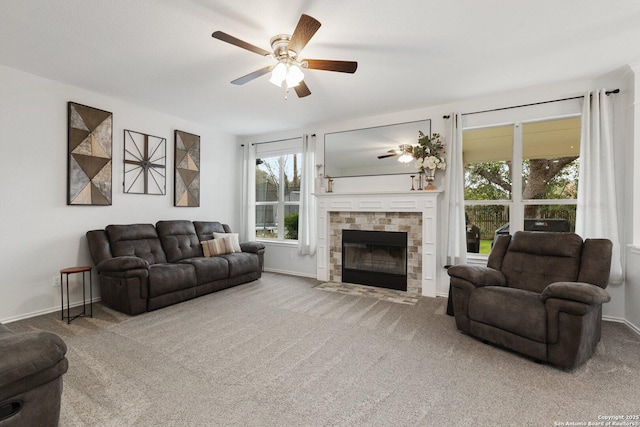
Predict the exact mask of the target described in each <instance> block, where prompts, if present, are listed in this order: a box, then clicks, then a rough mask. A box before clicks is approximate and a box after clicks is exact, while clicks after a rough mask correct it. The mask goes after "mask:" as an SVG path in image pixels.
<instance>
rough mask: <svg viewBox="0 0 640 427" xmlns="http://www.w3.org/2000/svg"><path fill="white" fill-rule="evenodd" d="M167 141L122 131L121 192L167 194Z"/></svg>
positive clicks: (157, 137)
mask: <svg viewBox="0 0 640 427" xmlns="http://www.w3.org/2000/svg"><path fill="white" fill-rule="evenodd" d="M166 163H167V140H166V138H160V137H159V136H151V135H146V134H144V133H139V132H134V131H132V130H127V129H125V130H124V181H123V185H124V192H125V193H129V194H160V195H164V194H167V192H166V178H167V174H166V170H167V168H166Z"/></svg>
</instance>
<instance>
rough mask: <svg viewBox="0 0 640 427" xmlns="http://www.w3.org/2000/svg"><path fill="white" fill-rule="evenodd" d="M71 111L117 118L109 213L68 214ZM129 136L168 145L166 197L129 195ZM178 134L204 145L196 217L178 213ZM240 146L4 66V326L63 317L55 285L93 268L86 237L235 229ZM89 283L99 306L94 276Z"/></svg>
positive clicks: (0, 211) (0, 255)
mask: <svg viewBox="0 0 640 427" xmlns="http://www.w3.org/2000/svg"><path fill="white" fill-rule="evenodd" d="M68 101H74V102H78V103H81V104H85V105H89V106H91V107H95V108H99V109H102V110H107V111H110V112H112V113H113V203H112V206H67V204H66V197H67V193H66V185H67V172H66V171H67V102H68ZM167 102H171V100H170V99H168V100H167ZM124 129H129V130H134V131H137V132H142V133H147V134H151V135H156V136H162V137H165V138H166V139H167V154H168V158H167V163H166V164H167V186H166V188H167V194H166V195H165V196H152V195H130V194H123V190H122V174H123V166H122V160H123V131H124ZM174 129H179V130H184V131H187V132H190V133H194V134H197V135H200V137H201V196H200V207H199V208H184V207H183V208H176V207H173V178H174V174H173V162H174V156H173V150H174V140H173V131H174ZM235 143H236V137H235V136H232V135H228V134H224V133H221V132H218V131H216V130H215V129H213V128H211V127H210V126H208V125H206V124H203V123H192V122H189V121H186V120H183V119H179V118H176V117H171V116H167V115H165V114H160V113H157V112H154V111H150V110H148V109H145V108H141V107H137V106H135V105H132V104H130V103H128V102H125V101H123V100H118V99H113V98H110V97H108V96H104V95H100V94H97V93H93V92H88V91H86V90H83V89H79V88H76V87H71V86H67V85H64V84H60V83H57V82H54V81H51V80H47V79H44V78H41V77H37V76H34V75H31V74H27V73H23V72H21V71H17V70H14V69H11V68H7V67H4V66H0V165H1V166H0V195H1V197H0V259H1V260H2V264H1V267H0V277H1V279H0V321H10V320H16V319H18V318H22V317H29V316H31V315H34V314H38V313H42V312H46V311H51V310H52V309H59V307H60V287H53V286H52V281H53V278H54V276H58V272H59V270H60V269H61V268H64V267H71V266H76V265H85V264H90V263H91V261H90V257H89V254H88V248H87V243H86V238H85V232H86V231H88V230H91V229H96V228H104V227H105V226H106V225H109V224H128V223H155V222H156V221H158V220H163V219H189V220H215V221H220V222H226V223H228V224H229V225H231V227H232V229H234V230H237V229H239V227H240V221H239V218H240V215H239V211H238V210H237V209H238V206H239V198H238V194H239V193H240V185H238V184H237V183H238V182H240V181H239V178H240V177H239V175H238V173H237V170H236V167H235V165H237V164H240V160H239V157H238V151H237V150H236V144H235ZM76 276H77V277H78V278H79V277H80V276H79V275H76ZM72 277H73V276H72ZM93 277H94V284H93V285H94V286H93V288H94V297H96V296H99V294H98V286H97V274H96V273H95V270H94V273H93ZM72 284H73V286H72V292H73V293H72V295H71V301H72V303H74V302H77V301H81V300H82V291H81V288H80V287H79V286H78V283H75V281H72Z"/></svg>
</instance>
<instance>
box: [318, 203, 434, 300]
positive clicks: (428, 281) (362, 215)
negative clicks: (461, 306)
mask: <svg viewBox="0 0 640 427" xmlns="http://www.w3.org/2000/svg"><path fill="white" fill-rule="evenodd" d="M440 194H441V191H404V192H381V193H352V192H350V193H317V194H316V195H315V196H316V200H317V209H318V251H317V262H318V266H317V277H318V280H323V281H335V282H340V281H341V268H342V266H341V263H342V230H343V229H351V230H372V231H405V232H407V234H408V238H409V242H408V248H407V249H408V251H407V257H408V262H407V267H408V271H407V272H408V276H409V277H408V281H407V293H408V294H417V295H423V296H429V297H435V296H436V284H437V272H438V269H436V258H437V256H436V255H437V253H438V241H437V240H438V239H437V212H438V198H439V196H440Z"/></svg>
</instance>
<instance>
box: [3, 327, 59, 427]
mask: <svg viewBox="0 0 640 427" xmlns="http://www.w3.org/2000/svg"><path fill="white" fill-rule="evenodd" d="M66 352H67V347H66V345H65V343H64V342H63V341H62V339H60V337H58V336H57V335H55V334H52V333H50V332H44V331H34V332H25V333H13V332H12V331H11V330H9V329H8V328H7V327H5V326H4V325H2V324H0V427H9V426H38V427H47V426H57V425H58V420H59V418H60V399H61V397H62V375H63V374H64V373H65V372H67V368H68V366H69V365H68V362H67V359H66V357H65V354H66Z"/></svg>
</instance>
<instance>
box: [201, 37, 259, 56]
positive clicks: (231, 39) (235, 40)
mask: <svg viewBox="0 0 640 427" xmlns="http://www.w3.org/2000/svg"><path fill="white" fill-rule="evenodd" d="M211 37H213V38H214V39H218V40H222V41H223V42H227V43H230V44H232V45H235V46H238V47H241V48H243V49H246V50H248V51H251V52H254V53H257V54H258V55H262V56H270V55H271V52H269V51H268V50H264V49H262V48H261V47H258V46H254V45H252V44H251V43H247V42H245V41H243V40H240V39H238V38H236V37H233V36H230V35H229V34H227V33H223V32H222V31H216V32H214V33H213V34H211Z"/></svg>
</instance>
